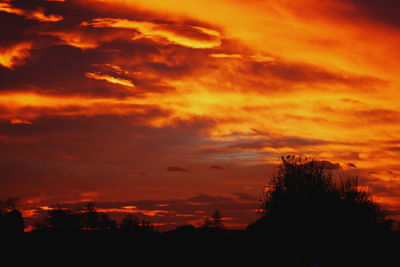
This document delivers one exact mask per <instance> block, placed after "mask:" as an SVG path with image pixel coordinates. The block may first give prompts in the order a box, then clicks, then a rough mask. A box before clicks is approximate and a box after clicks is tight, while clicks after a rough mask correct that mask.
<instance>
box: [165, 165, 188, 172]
mask: <svg viewBox="0 0 400 267" xmlns="http://www.w3.org/2000/svg"><path fill="white" fill-rule="evenodd" d="M167 171H169V172H189V170H188V169H184V168H181V167H177V166H169V167H167Z"/></svg>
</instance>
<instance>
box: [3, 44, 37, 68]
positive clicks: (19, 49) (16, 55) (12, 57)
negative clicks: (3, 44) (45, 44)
mask: <svg viewBox="0 0 400 267" xmlns="http://www.w3.org/2000/svg"><path fill="white" fill-rule="evenodd" d="M31 47H32V43H31V42H22V43H19V44H16V45H14V46H11V47H8V48H0V65H2V66H4V67H6V68H10V69H13V68H14V67H15V66H18V65H21V64H23V61H24V59H25V58H27V57H29V56H30V54H29V50H30V49H31Z"/></svg>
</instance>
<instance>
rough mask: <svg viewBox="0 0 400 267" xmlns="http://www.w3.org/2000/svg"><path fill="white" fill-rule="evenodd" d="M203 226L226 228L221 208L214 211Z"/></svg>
mask: <svg viewBox="0 0 400 267" xmlns="http://www.w3.org/2000/svg"><path fill="white" fill-rule="evenodd" d="M203 228H215V229H224V228H225V226H224V224H223V222H222V215H221V213H220V212H219V210H216V211H214V214H213V215H212V217H211V220H210V219H209V218H206V219H205V220H204V225H203Z"/></svg>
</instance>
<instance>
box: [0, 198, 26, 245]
mask: <svg viewBox="0 0 400 267" xmlns="http://www.w3.org/2000/svg"><path fill="white" fill-rule="evenodd" d="M18 202H19V198H16V197H9V198H7V199H6V200H4V201H0V237H5V236H15V235H17V234H20V233H23V232H24V229H25V222H24V218H23V217H22V214H21V212H20V211H19V210H17V203H18Z"/></svg>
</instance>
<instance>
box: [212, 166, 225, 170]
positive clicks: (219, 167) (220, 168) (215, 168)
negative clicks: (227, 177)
mask: <svg viewBox="0 0 400 267" xmlns="http://www.w3.org/2000/svg"><path fill="white" fill-rule="evenodd" d="M210 168H211V169H214V170H226V168H224V167H222V166H219V165H211V166H210Z"/></svg>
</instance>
